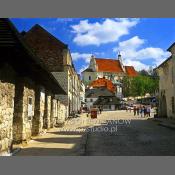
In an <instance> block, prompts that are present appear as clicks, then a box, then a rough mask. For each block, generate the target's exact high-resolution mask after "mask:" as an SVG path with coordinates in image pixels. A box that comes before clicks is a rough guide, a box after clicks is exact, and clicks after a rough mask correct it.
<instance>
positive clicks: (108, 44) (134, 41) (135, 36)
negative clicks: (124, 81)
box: [11, 18, 175, 72]
mask: <svg viewBox="0 0 175 175" xmlns="http://www.w3.org/2000/svg"><path fill="white" fill-rule="evenodd" d="M11 20H12V22H13V23H14V24H15V26H16V27H17V29H18V30H19V31H22V30H25V31H28V30H29V29H30V28H31V27H32V26H33V25H35V24H39V25H41V26H42V27H44V28H45V29H46V30H48V31H49V32H50V33H51V34H53V35H54V36H55V37H57V38H58V39H60V40H61V41H62V42H64V43H66V44H68V45H69V49H70V51H71V54H72V58H73V61H74V65H75V67H76V69H77V72H81V71H82V70H83V69H85V68H86V67H87V66H88V63H89V58H90V56H91V55H92V54H93V55H95V56H96V57H98V58H114V59H115V58H117V54H118V52H119V51H120V53H121V55H122V58H123V62H124V64H125V65H132V66H135V68H136V69H137V70H141V69H148V68H149V67H150V66H152V67H155V66H157V65H159V64H160V63H161V62H163V61H164V60H165V59H166V58H167V57H168V56H169V55H170V53H168V52H167V51H166V49H167V48H168V47H169V46H170V45H171V44H172V43H173V42H175V18H140V19H136V18H15V19H11Z"/></svg>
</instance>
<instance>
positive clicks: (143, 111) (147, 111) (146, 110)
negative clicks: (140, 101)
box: [130, 106, 154, 117]
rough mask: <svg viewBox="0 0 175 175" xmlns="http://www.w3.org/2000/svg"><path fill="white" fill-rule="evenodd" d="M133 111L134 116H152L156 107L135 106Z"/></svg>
mask: <svg viewBox="0 0 175 175" xmlns="http://www.w3.org/2000/svg"><path fill="white" fill-rule="evenodd" d="M130 112H131V109H130ZM133 112H134V116H136V115H137V116H141V117H151V114H153V113H154V109H153V108H152V107H151V106H134V108H133Z"/></svg>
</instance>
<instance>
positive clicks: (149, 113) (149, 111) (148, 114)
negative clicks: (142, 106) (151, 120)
mask: <svg viewBox="0 0 175 175" xmlns="http://www.w3.org/2000/svg"><path fill="white" fill-rule="evenodd" d="M147 116H148V117H151V108H150V106H148V107H147Z"/></svg>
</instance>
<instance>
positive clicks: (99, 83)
mask: <svg viewBox="0 0 175 175" xmlns="http://www.w3.org/2000/svg"><path fill="white" fill-rule="evenodd" d="M90 87H93V88H99V87H105V88H107V89H108V90H109V91H111V92H113V93H114V92H115V90H116V88H115V86H114V84H113V83H112V81H111V80H108V79H105V78H98V79H97V80H94V81H93V82H92V83H91V84H90Z"/></svg>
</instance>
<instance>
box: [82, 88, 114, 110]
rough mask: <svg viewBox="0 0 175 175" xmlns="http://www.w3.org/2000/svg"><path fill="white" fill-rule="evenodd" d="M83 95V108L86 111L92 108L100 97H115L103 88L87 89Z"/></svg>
mask: <svg viewBox="0 0 175 175" xmlns="http://www.w3.org/2000/svg"><path fill="white" fill-rule="evenodd" d="M85 94H86V95H85V102H86V104H85V107H87V108H88V109H90V108H92V107H93V106H94V103H95V102H96V101H97V100H98V98H99V97H100V96H108V97H109V96H115V95H114V93H113V92H111V91H109V90H108V89H107V88H105V87H99V88H93V89H87V90H86V93H85Z"/></svg>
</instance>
